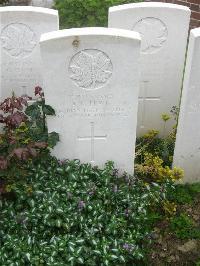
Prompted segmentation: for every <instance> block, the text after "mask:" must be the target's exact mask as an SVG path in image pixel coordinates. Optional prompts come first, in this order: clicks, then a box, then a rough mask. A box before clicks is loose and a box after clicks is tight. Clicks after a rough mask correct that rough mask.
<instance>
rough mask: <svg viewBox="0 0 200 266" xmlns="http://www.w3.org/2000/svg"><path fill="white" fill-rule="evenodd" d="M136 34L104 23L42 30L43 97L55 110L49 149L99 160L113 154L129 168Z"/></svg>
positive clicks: (134, 107) (136, 82)
mask: <svg viewBox="0 0 200 266" xmlns="http://www.w3.org/2000/svg"><path fill="white" fill-rule="evenodd" d="M139 54H140V37H139V34H138V33H134V32H131V31H125V30H118V29H107V28H83V29H71V30H64V31H58V32H53V33H49V34H44V35H43V36H42V38H41V55H42V59H43V73H44V77H45V96H46V102H47V103H48V104H50V105H52V106H53V107H54V108H55V110H56V117H54V118H49V120H48V126H49V130H50V131H56V132H58V133H59V134H60V139H61V141H60V143H59V144H58V145H57V146H56V147H55V150H54V154H55V155H57V157H59V158H60V159H64V158H69V159H75V158H78V159H80V160H81V162H90V163H92V164H93V165H98V166H100V167H101V166H102V165H103V164H104V163H105V162H106V161H108V160H112V161H114V162H115V163H116V166H117V167H118V168H119V169H121V170H122V171H124V170H125V171H127V172H128V173H133V165H134V150H135V137H136V124H137V107H138V92H139Z"/></svg>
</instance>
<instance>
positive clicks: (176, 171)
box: [172, 167, 184, 180]
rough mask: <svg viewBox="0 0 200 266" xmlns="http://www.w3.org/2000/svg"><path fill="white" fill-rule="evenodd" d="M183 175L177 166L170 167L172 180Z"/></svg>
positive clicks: (182, 171) (178, 178)
mask: <svg viewBox="0 0 200 266" xmlns="http://www.w3.org/2000/svg"><path fill="white" fill-rule="evenodd" d="M183 176H184V170H183V169H181V168H179V167H174V168H173V169H172V180H180V179H182V178H183Z"/></svg>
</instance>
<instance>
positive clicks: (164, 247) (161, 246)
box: [149, 195, 200, 266]
mask: <svg viewBox="0 0 200 266" xmlns="http://www.w3.org/2000/svg"><path fill="white" fill-rule="evenodd" d="M177 211H179V212H184V213H187V214H188V216H189V217H190V218H192V219H193V221H194V223H195V226H197V227H200V195H199V196H198V197H197V198H196V199H195V201H194V202H193V204H192V205H189V204H185V205H180V206H178V209H177ZM153 237H154V243H153V244H152V246H151V250H152V251H151V253H150V255H149V265H152V266H166V265H173V266H183V265H189V266H190V265H191V266H192V265H194V266H200V239H184V240H182V239H179V238H178V237H177V236H176V235H175V234H174V233H173V232H171V231H170V229H169V221H167V220H164V221H162V222H160V223H158V224H157V225H156V227H155V228H154V236H153Z"/></svg>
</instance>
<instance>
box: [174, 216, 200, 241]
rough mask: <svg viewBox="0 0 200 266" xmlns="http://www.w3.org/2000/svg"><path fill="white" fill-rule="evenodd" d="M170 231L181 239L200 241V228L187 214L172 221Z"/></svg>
mask: <svg viewBox="0 0 200 266" xmlns="http://www.w3.org/2000/svg"><path fill="white" fill-rule="evenodd" d="M170 229H171V230H172V231H173V232H174V233H175V234H176V236H177V237H178V238H180V239H192V238H193V239H195V238H197V239H200V228H199V226H196V225H195V224H194V221H193V220H192V219H191V218H190V217H189V216H188V215H187V214H185V213H181V214H180V215H178V216H176V217H174V218H172V219H171V222H170Z"/></svg>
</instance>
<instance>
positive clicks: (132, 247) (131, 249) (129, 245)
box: [123, 243, 134, 252]
mask: <svg viewBox="0 0 200 266" xmlns="http://www.w3.org/2000/svg"><path fill="white" fill-rule="evenodd" d="M123 249H125V250H127V251H129V252H131V251H133V249H134V246H133V245H132V244H128V243H125V244H124V245H123Z"/></svg>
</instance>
